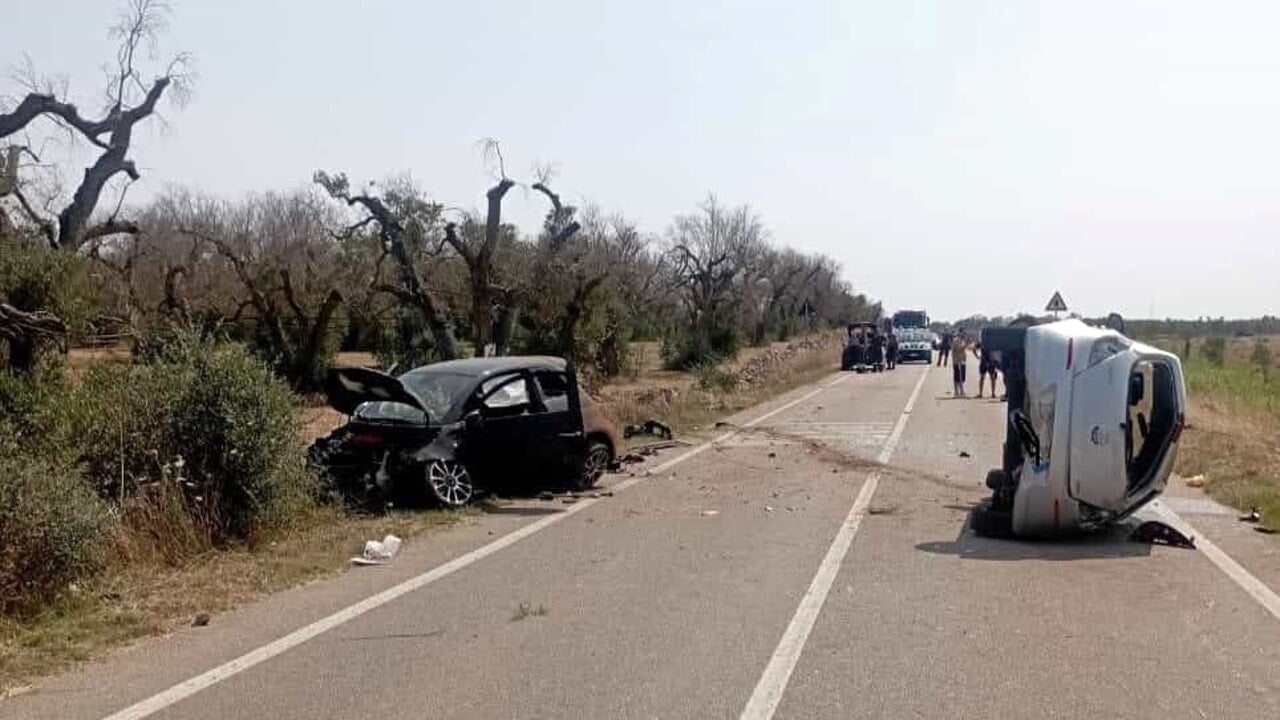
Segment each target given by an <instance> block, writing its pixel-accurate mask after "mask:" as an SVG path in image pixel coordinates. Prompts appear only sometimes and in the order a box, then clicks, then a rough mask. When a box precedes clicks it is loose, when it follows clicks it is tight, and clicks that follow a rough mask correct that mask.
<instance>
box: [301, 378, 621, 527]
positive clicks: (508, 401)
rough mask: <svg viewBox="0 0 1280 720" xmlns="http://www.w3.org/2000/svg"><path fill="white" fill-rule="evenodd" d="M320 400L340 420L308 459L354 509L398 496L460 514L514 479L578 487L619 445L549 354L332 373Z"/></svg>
mask: <svg viewBox="0 0 1280 720" xmlns="http://www.w3.org/2000/svg"><path fill="white" fill-rule="evenodd" d="M325 394H326V395H327V396H328V399H329V403H330V404H331V405H332V406H333V407H334V408H335V409H337V410H338V411H340V412H342V413H344V414H346V415H349V416H350V420H349V422H347V424H345V425H343V426H342V427H340V428H338V429H337V430H335V431H334V432H333V433H331V434H330V435H329V436H327V437H324V438H321V439H319V440H317V441H316V442H315V444H314V445H312V446H311V449H310V451H309V452H308V461H309V462H310V464H311V465H312V467H313V468H315V469H316V470H317V471H318V472H320V473H323V474H325V475H327V476H329V477H330V478H331V479H332V480H333V481H334V483H335V484H336V485H337V486H338V487H339V488H340V489H342V490H343V492H344V494H346V495H347V496H348V497H349V498H351V499H353V500H355V501H357V502H369V501H371V500H373V499H374V498H381V497H386V496H389V495H391V494H392V493H393V492H394V491H404V492H407V493H408V494H410V495H411V496H422V495H425V496H426V497H428V498H430V499H433V500H434V501H436V502H438V503H439V504H441V505H444V506H447V507H460V506H462V505H465V504H467V503H468V502H470V501H471V500H472V499H473V498H474V497H475V496H476V494H477V493H478V492H479V491H481V490H482V489H485V488H493V487H494V486H495V485H498V484H503V485H509V484H511V483H513V482H521V481H525V482H526V483H527V481H533V482H536V483H540V484H543V485H546V484H559V485H566V486H568V487H569V488H570V489H575V490H582V489H586V488H589V487H591V486H593V485H594V484H595V483H596V481H597V480H598V479H599V478H600V476H601V474H602V473H604V472H605V470H606V469H609V468H611V467H613V466H614V465H615V457H616V453H617V451H618V449H619V444H618V443H619V440H618V436H617V433H616V431H615V430H614V428H613V426H612V425H611V424H610V423H609V422H608V421H607V420H605V418H604V417H603V416H602V415H601V413H600V412H599V410H598V409H597V408H596V407H595V406H594V405H593V404H592V402H591V399H590V398H589V397H588V396H587V395H586V394H585V393H582V392H581V391H580V390H579V388H578V383H577V378H576V377H575V375H574V373H573V371H572V369H571V368H569V367H567V366H566V363H565V361H564V360H562V359H561V358H556V357H540V356H529V357H498V358H473V359H466V360H451V361H448V362H440V363H434V364H431V365H424V366H422V367H418V368H414V369H413V370H410V371H408V372H406V373H403V374H401V375H399V376H394V377H393V376H391V375H389V374H387V373H384V372H380V371H378V370H371V369H368V368H357V367H338V368H333V369H331V370H330V371H329V372H328V375H327V377H326V383H325Z"/></svg>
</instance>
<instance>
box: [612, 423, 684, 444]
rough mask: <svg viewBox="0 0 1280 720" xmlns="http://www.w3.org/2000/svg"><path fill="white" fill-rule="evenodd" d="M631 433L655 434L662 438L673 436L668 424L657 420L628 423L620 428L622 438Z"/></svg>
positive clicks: (627, 436)
mask: <svg viewBox="0 0 1280 720" xmlns="http://www.w3.org/2000/svg"><path fill="white" fill-rule="evenodd" d="M633 435H656V436H658V437H660V438H662V439H663V440H670V439H672V438H674V437H675V434H674V433H672V432H671V426H670V425H668V424H666V423H664V422H659V421H657V420H645V421H644V422H642V423H640V424H639V425H628V426H626V427H624V428H623V429H622V436H623V437H624V438H629V437H631V436H633Z"/></svg>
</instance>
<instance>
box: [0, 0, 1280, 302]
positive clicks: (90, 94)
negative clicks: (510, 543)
mask: <svg viewBox="0 0 1280 720" xmlns="http://www.w3.org/2000/svg"><path fill="white" fill-rule="evenodd" d="M172 5H173V7H174V11H175V12H174V16H173V18H172V28H171V31H170V33H169V34H168V36H167V37H165V38H164V40H163V46H162V51H172V50H187V51H190V52H191V53H193V54H194V55H195V57H196V61H197V67H198V70H199V74H200V77H199V80H198V83H197V85H196V89H195V95H194V97H193V99H192V102H191V103H190V104H189V105H188V106H187V107H186V108H185V109H183V110H181V111H167V112H166V115H167V117H168V119H169V121H170V126H169V128H168V130H166V131H164V132H159V131H156V130H150V131H147V132H144V133H142V134H141V137H139V138H138V150H137V152H136V153H135V154H136V156H137V158H138V160H139V165H140V166H142V167H143V168H144V172H145V175H146V177H145V184H144V185H143V186H142V187H141V188H140V189H139V190H140V192H139V195H138V197H139V198H142V197H145V195H146V193H148V192H154V191H156V190H157V189H159V188H163V187H164V186H165V185H166V184H168V183H178V184H187V185H193V186H197V187H200V188H203V189H206V190H209V191H212V192H215V193H218V194H223V195H234V194H236V193H239V192H242V191H246V190H263V189H269V188H284V187H292V186H298V185H301V184H305V183H306V182H307V181H308V179H309V178H310V176H311V173H312V171H314V170H315V169H317V168H327V169H332V170H345V171H347V172H348V173H349V174H350V175H351V176H352V178H353V180H357V181H360V180H366V179H377V178H381V177H384V176H386V175H388V174H392V173H399V172H406V171H407V172H410V173H412V175H413V176H414V177H415V178H416V179H417V180H418V181H419V182H420V183H421V184H422V185H423V186H424V187H426V188H427V189H428V191H429V192H430V193H431V194H432V195H433V197H434V198H435V199H437V200H439V201H441V202H444V203H445V204H448V205H463V206H478V205H479V204H480V203H481V201H482V199H483V191H484V189H485V187H486V184H487V183H488V182H489V174H488V171H487V170H486V169H485V167H484V164H483V162H482V160H481V157H480V153H479V150H478V149H477V145H476V143H477V140H478V139H480V138H482V137H486V136H492V137H497V138H500V139H501V141H502V146H503V148H504V150H505V152H506V155H507V158H508V173H509V174H511V175H513V176H517V177H519V176H522V175H523V176H525V177H527V175H528V171H529V169H530V168H531V166H532V165H533V163H535V162H538V161H542V162H551V163H554V164H555V165H556V166H557V167H558V168H559V173H558V178H557V186H558V189H560V190H561V191H562V193H563V194H565V195H566V197H567V198H572V199H573V200H575V201H577V202H583V201H587V200H590V201H594V202H597V203H599V204H600V205H602V206H603V207H605V208H606V209H609V210H620V211H623V212H625V213H626V214H627V215H629V216H631V217H633V218H634V219H636V220H637V221H638V222H639V223H640V224H641V225H642V227H644V228H645V229H646V230H648V231H650V232H653V233H660V232H662V231H663V230H664V229H665V228H666V226H667V224H668V222H669V220H670V218H671V216H672V215H674V214H676V213H680V212H687V211H689V210H690V209H692V208H693V207H695V205H696V204H697V203H698V202H699V201H700V200H701V199H702V198H704V197H705V195H706V193H708V192H709V191H714V192H715V193H716V194H717V195H718V196H719V197H720V198H721V199H722V200H724V201H725V202H729V203H735V204H736V203H740V202H749V203H751V204H752V205H753V206H754V207H755V208H756V209H757V210H758V211H759V212H760V213H761V214H762V215H763V217H764V220H765V222H766V224H767V225H768V226H769V227H770V228H771V229H772V232H773V235H774V237H775V239H776V240H778V241H779V242H781V243H785V244H788V245H792V246H795V247H797V248H800V249H804V250H808V251H817V252H823V253H827V254H829V255H832V256H834V257H835V258H837V259H838V260H839V261H840V262H841V263H842V264H843V266H844V269H845V274H846V276H847V277H848V279H849V280H850V281H851V282H852V283H853V284H854V285H855V286H856V287H857V288H858V289H859V290H861V291H865V292H867V293H868V294H870V295H872V296H874V297H877V298H880V299H882V300H883V301H884V302H885V305H886V308H887V309H889V310H892V309H895V308H899V307H911V308H927V309H928V310H929V311H930V314H931V315H933V316H934V317H935V318H954V317H957V316H961V315H967V314H970V313H975V312H980V313H985V314H1007V313H1011V312H1015V311H1019V310H1033V311H1034V310H1039V309H1040V308H1042V307H1043V306H1044V304H1045V302H1047V300H1048V298H1049V296H1050V295H1051V294H1052V292H1053V291H1054V290H1055V289H1057V290H1061V292H1062V294H1063V295H1064V297H1065V298H1066V300H1067V303H1068V304H1069V305H1071V307H1072V309H1075V310H1079V311H1080V312H1083V313H1085V314H1099V313H1105V312H1107V311H1111V310H1118V311H1120V312H1122V313H1124V314H1125V315H1126V316H1129V317H1147V316H1150V315H1152V314H1153V313H1154V315H1155V316H1159V317H1164V316H1175V317H1176V316H1192V317H1194V316H1200V315H1210V316H1218V315H1226V316H1229V317H1230V316H1254V315H1260V314H1263V313H1270V314H1280V283H1278V282H1277V281H1278V280H1280V243H1277V239H1276V236H1277V233H1278V232H1280V203H1277V199H1278V198H1280V171H1278V168H1280V162H1278V161H1280V143H1277V140H1276V134H1277V132H1280V42H1277V41H1276V28H1277V27H1280V5H1276V4H1275V3H1273V2H1268V1H1266V0H1259V1H1258V2H1237V1H1234V0H1219V1H1218V2H1212V3H1209V2H1203V1H1201V0H1149V1H1139V0H1105V1H1087V0H1056V1H1045V2H1033V1H1032V0H1012V1H1010V0H1004V1H1002V2H980V1H977V0H967V1H963V2H962V1H958V0H937V1H935V2H923V1H921V2H913V1H909V0H892V1H891V2H890V1H879V2H869V1H868V2H854V1H845V2H825V1H822V0H819V1H812V0H805V1H803V2H773V3H759V2H723V3H722V2H706V1H704V0H685V1H683V2H665V1H663V0H646V1H645V2H626V3H621V2H609V1H607V0H580V1H563V0H542V1H541V2H508V1H506V0H487V1H485V2H448V3H442V2H430V1H428V2H393V1H392V0H362V1H361V2H350V1H349V0H343V1H337V0H277V1H275V2H262V1H260V0H252V1H251V0H217V1H216V2H215V1H213V0H208V1H202V2H196V0H176V1H175V2H173V3H172ZM114 10H115V4H114V3H112V2H109V1H108V0H102V1H95V2H90V1H89V0H79V1H73V0H6V2H5V6H4V8H3V9H0V55H2V56H0V62H9V63H17V62H18V61H20V60H21V53H22V52H24V51H25V52H27V53H29V54H30V56H31V58H32V60H33V61H34V62H35V63H36V65H37V66H38V67H39V68H40V69H41V70H42V71H45V72H56V73H65V74H66V75H68V76H69V77H70V80H71V89H72V96H73V97H78V98H83V99H86V100H87V99H90V98H95V97H97V96H96V93H97V92H98V87H99V85H100V84H101V70H100V67H101V65H102V64H103V63H104V62H105V61H107V60H110V59H111V58H112V45H111V42H110V41H109V40H108V39H107V38H106V35H105V30H104V28H105V26H106V25H107V23H108V22H109V21H110V20H111V19H112V17H113V15H114ZM0 89H3V91H4V92H8V93H12V92H14V91H15V87H14V86H13V85H12V83H9V82H8V81H7V80H0ZM84 104H85V106H86V107H89V106H92V105H93V103H88V102H85V103H84ZM543 209H544V208H543V205H542V203H541V202H540V201H539V198H538V197H536V196H532V195H529V194H527V193H518V192H517V193H513V194H512V196H511V200H510V201H509V203H508V213H509V217H510V218H511V219H512V220H513V221H515V222H518V223H519V224H521V225H522V226H524V227H526V228H529V229H532V228H534V227H536V224H537V222H538V220H539V218H540V216H541V213H542V211H543Z"/></svg>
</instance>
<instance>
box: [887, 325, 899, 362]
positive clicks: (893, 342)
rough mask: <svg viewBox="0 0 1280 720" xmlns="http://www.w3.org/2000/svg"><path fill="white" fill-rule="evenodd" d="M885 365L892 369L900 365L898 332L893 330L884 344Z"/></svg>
mask: <svg viewBox="0 0 1280 720" xmlns="http://www.w3.org/2000/svg"><path fill="white" fill-rule="evenodd" d="M884 353H885V357H884V365H885V367H887V368H889V369H890V370H892V369H894V368H895V367H897V366H898V334H897V333H895V332H894V331H893V330H890V331H889V334H888V336H887V337H886V338H885V344H884Z"/></svg>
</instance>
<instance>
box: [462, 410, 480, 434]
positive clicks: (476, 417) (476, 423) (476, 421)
mask: <svg viewBox="0 0 1280 720" xmlns="http://www.w3.org/2000/svg"><path fill="white" fill-rule="evenodd" d="M462 424H463V425H464V426H465V427H466V428H467V429H468V430H478V429H480V428H481V427H482V426H483V425H484V416H483V415H481V414H480V411H479V410H472V411H471V412H469V413H467V414H466V415H463V416H462Z"/></svg>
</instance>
